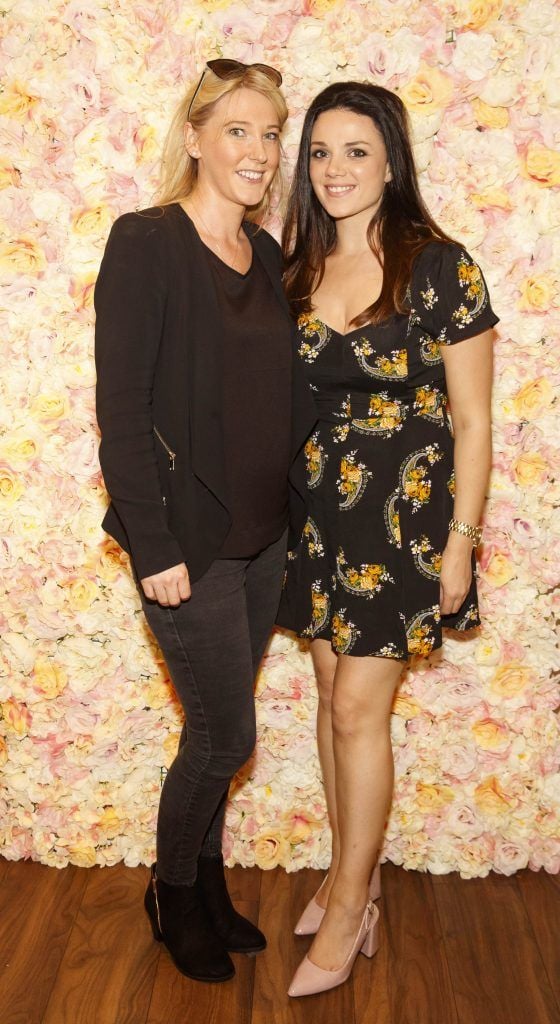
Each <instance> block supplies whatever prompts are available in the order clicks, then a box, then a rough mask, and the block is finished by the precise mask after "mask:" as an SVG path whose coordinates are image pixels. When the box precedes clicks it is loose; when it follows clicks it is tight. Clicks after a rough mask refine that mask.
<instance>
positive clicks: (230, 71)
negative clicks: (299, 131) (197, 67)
mask: <svg viewBox="0 0 560 1024" xmlns="http://www.w3.org/2000/svg"><path fill="white" fill-rule="evenodd" d="M249 68H256V69H257V71H261V72H262V74H263V75H266V77H267V78H268V79H269V80H270V81H271V82H272V83H273V85H275V86H276V87H278V86H280V85H282V75H281V74H280V72H279V71H277V70H276V68H271V67H270V64H243V62H242V61H240V60H226V59H225V58H222V57H219V58H217V59H216V60H209V61H207V62H206V67H205V68H204V71H203V72H202V74H201V76H200V79H199V81H198V85H197V87H196V89H195V90H194V92H193V95H192V99H191V102H190V103H189V109H188V111H187V121H188V120H189V118H190V116H191V110H192V107H193V103H194V101H195V99H196V97H197V95H198V91H199V89H200V86H201V85H202V83H203V81H204V76H205V74H206V72H207V71H212V72H213V73H214V74H215V75H216V77H217V78H221V79H222V81H223V82H228V81H229V80H230V79H233V78H241V76H242V75H244V74H245V72H246V71H247V70H248V69H249Z"/></svg>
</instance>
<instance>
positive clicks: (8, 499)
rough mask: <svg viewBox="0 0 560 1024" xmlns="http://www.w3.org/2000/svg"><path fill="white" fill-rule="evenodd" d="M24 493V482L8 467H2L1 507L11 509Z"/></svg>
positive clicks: (0, 472)
mask: <svg viewBox="0 0 560 1024" xmlns="http://www.w3.org/2000/svg"><path fill="white" fill-rule="evenodd" d="M23 491H24V486H23V483H22V481H21V480H20V479H19V478H18V477H17V476H16V474H15V473H12V471H11V469H8V467H7V466H0V507H2V506H3V507H4V508H11V507H12V505H15V503H16V501H19V499H20V498H21V496H22V494H23Z"/></svg>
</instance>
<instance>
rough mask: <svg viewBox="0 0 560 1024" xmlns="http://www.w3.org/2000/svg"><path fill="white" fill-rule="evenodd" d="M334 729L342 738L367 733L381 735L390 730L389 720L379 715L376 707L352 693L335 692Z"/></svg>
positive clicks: (333, 708) (333, 704) (333, 702)
mask: <svg viewBox="0 0 560 1024" xmlns="http://www.w3.org/2000/svg"><path fill="white" fill-rule="evenodd" d="M332 728H333V733H334V735H335V736H338V737H340V738H342V737H345V736H347V737H349V736H356V735H358V734H360V733H364V732H367V733H368V734H370V735H372V736H373V735H375V734H379V733H380V732H384V731H385V730H388V728H389V718H388V717H386V716H381V717H380V715H379V713H378V712H376V709H375V707H372V706H371V705H370V704H368V703H366V702H365V701H364V700H363V699H361V698H360V697H358V696H356V695H354V694H352V693H344V694H338V693H336V692H335V694H334V696H333V701H332Z"/></svg>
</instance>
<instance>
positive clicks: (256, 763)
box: [0, 0, 560, 876]
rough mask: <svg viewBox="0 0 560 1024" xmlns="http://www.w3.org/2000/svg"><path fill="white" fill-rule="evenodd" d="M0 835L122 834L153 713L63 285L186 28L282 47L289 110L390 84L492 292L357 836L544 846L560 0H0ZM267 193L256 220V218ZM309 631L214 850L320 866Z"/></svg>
mask: <svg viewBox="0 0 560 1024" xmlns="http://www.w3.org/2000/svg"><path fill="white" fill-rule="evenodd" d="M0 8H1V13H2V16H3V20H2V27H3V30H4V31H3V38H2V41H1V44H0V52H1V59H2V65H3V69H2V82H3V87H2V92H1V94H0V114H1V118H2V140H1V145H0V230H1V233H2V240H1V244H0V274H1V283H2V286H3V298H2V302H1V315H2V319H3V334H2V353H3V359H2V384H1V387H2V391H1V400H0V509H1V515H2V524H3V525H2V530H1V541H2V543H1V547H0V568H1V573H2V587H1V605H0V625H1V630H2V634H3V639H2V655H1V666H2V672H3V675H2V681H1V683H0V704H1V710H2V719H1V722H0V762H1V764H2V769H3V789H2V796H1V805H0V817H1V821H2V826H1V827H2V832H1V843H0V850H1V852H2V853H3V855H5V856H6V857H8V858H20V857H27V856H31V857H34V858H36V859H38V860H41V861H43V862H45V863H47V864H54V865H59V866H62V865H64V864H66V863H68V862H69V861H70V862H72V863H75V864H82V865H92V864H94V863H100V864H108V863H114V862H115V861H118V860H120V859H122V858H124V859H125V861H126V862H127V863H128V864H137V863H139V862H146V863H147V862H149V861H150V860H151V858H152V856H153V836H154V822H155V809H156V805H157V800H158V790H159V786H160V780H161V775H162V772H163V771H164V766H165V764H166V763H169V762H170V760H171V758H172V756H173V752H174V749H175V746H176V743H177V738H178V734H179V730H180V715H179V709H178V707H177V705H176V704H175V703H174V701H173V697H172V692H171V689H170V686H169V684H168V682H167V681H166V676H165V670H164V667H163V665H162V663H161V656H160V655H159V654H158V651H157V649H156V647H155V646H154V645H153V643H152V641H151V640H150V637H149V635H148V633H147V631H146V629H145V627H144V625H143V621H142V616H141V613H140V610H139V602H138V600H137V597H136V593H135V589H134V586H133V583H132V581H131V577H130V575H129V572H128V569H127V562H126V558H125V556H123V555H122V554H121V552H120V550H119V549H118V548H116V547H115V546H114V545H113V544H112V543H111V541H110V540H108V539H107V538H106V537H104V536H103V535H102V533H101V530H100V526H99V524H100V520H101V518H102V514H103V510H104V507H105V503H106V495H105V493H104V490H103V485H102V479H101V476H100V472H99V466H98V461H97V454H96V450H97V436H96V426H95V417H94V366H93V358H92V349H93V331H92V324H93V310H92V290H93V285H94V281H95V276H96V272H97V268H98V265H99V261H100V259H101V255H102V252H103V247H104V243H105V239H106V237H107V234H108V231H109V227H110V225H111V222H112V221H113V219H114V218H115V217H116V216H117V215H118V214H119V213H122V212H124V211H126V210H129V209H133V208H135V207H142V206H147V205H150V201H151V194H152V190H153V188H154V185H155V169H156V159H157V155H158V152H159V148H160V144H161V141H162V138H163V134H164V131H165V128H166V126H167V124H168V122H169V119H170V115H171V112H172V110H173V108H174V106H175V104H176V102H177V101H178V99H179V97H180V95H181V94H182V91H183V88H184V86H185V83H186V81H187V80H189V79H191V78H193V77H194V76H195V75H196V74H199V73H200V69H201V68H202V67H203V65H204V62H205V61H206V60H207V59H208V58H210V57H212V56H216V55H221V54H224V55H227V56H231V57H237V58H240V59H241V60H245V61H266V62H268V63H272V64H274V65H276V66H277V67H279V68H280V69H281V70H282V73H283V75H284V81H285V90H286V94H287V97H288V99H289V105H290V109H291V114H292V117H291V120H290V124H289V128H288V132H287V136H286V140H285V149H286V157H287V162H288V163H290V162H292V161H293V158H294V154H295V151H296V146H297V141H298V135H299V127H300V124H301V116H302V113H303V111H304V109H305V107H306V105H307V103H308V102H309V100H310V99H311V97H312V96H313V95H314V94H315V93H316V92H317V91H318V90H319V89H320V88H322V87H323V86H325V85H327V84H328V83H329V82H331V81H335V80H337V79H349V78H360V79H365V78H367V79H369V80H370V81H372V82H376V83H379V84H381V85H385V86H388V87H389V88H391V89H395V90H397V91H398V92H399V93H400V95H401V96H402V98H403V99H404V101H405V102H406V104H407V106H408V109H409V111H410V113H411V116H412V119H413V125H414V133H415V143H416V154H417V159H418V165H419V168H420V170H421V180H422V186H423V191H424V194H425V197H426V199H427V201H428V203H429V205H430V207H431V209H432V211H433V212H434V214H435V216H436V218H438V219H439V220H440V222H441V223H442V224H443V226H444V227H445V228H446V229H447V230H448V231H449V232H450V233H451V234H452V235H454V236H456V237H457V238H459V239H461V240H462V241H463V242H464V244H465V245H466V246H467V247H468V248H469V249H470V250H471V251H472V252H473V253H474V255H475V257H476V258H477V259H478V260H479V262H480V263H481V265H482V267H483V269H484V271H485V273H486V276H487V279H488V281H489V284H490V287H491V291H492V296H493V304H494V306H495V308H496V309H497V311H498V313H499V315H500V316H501V325H500V328H499V338H498V342H497V346H496V390H495V404H494V414H495V425H496V430H495V464H494V470H493V475H492V482H491V493H490V499H489V502H488V507H487V518H486V532H485V543H484V547H483V549H482V556H481V565H480V573H481V592H482V593H481V600H482V611H483V613H484V620H485V624H484V627H483V630H482V632H481V634H480V636H478V637H476V638H474V639H471V640H465V639H461V638H455V639H454V638H452V637H449V639H447V641H446V646H445V648H444V652H443V655H434V656H433V657H432V659H431V660H430V661H429V662H420V663H417V664H416V665H414V666H413V667H412V670H411V671H410V672H409V673H408V675H407V677H406V679H405V681H404V684H403V687H402V690H401V692H400V695H399V697H398V699H397V701H396V705H395V713H394V716H393V735H394V744H395V755H396V791H395V799H394V804H393V808H392V812H391V815H390V819H389V821H388V826H387V832H386V843H385V848H384V853H383V857H384V858H385V859H386V858H388V859H390V860H392V861H394V862H396V863H402V864H404V865H405V866H406V867H407V868H421V869H428V870H430V871H434V872H445V871H450V870H459V871H460V872H461V874H462V875H464V876H469V875H483V874H486V873H487V872H488V871H489V870H490V869H495V870H497V871H501V872H505V873H509V872H513V871H515V870H516V869H517V868H519V867H523V866H525V865H527V864H529V865H530V866H531V867H532V868H535V869H536V868H539V867H540V866H543V865H544V867H545V868H546V869H547V870H548V871H551V872H552V871H558V870H559V868H560V834H559V815H558V808H559V804H560V793H559V788H560V786H559V776H558V766H559V761H560V749H559V743H558V729H557V725H556V720H555V716H554V709H555V706H556V704H557V690H556V689H555V686H554V674H555V672H556V671H557V670H558V667H559V656H558V648H557V643H556V634H555V612H556V613H557V612H558V606H559V604H560V599H559V593H558V590H557V589H556V590H555V587H556V586H557V584H558V579H559V576H560V536H559V533H560V522H559V513H558V508H557V505H558V496H559V484H558V469H559V461H560V459H559V447H558V428H557V425H556V423H555V413H556V411H557V395H558V382H559V377H560V371H559V348H558V340H557V339H558V336H559V333H560V309H559V306H560V297H559V270H558V267H559V255H560V236H559V232H558V228H559V227H560V190H559V189H560V138H559V136H560V116H559V115H560V110H559V107H560V54H559V51H558V46H557V40H558V38H559V33H560V15H559V11H558V8H557V6H556V4H555V3H554V2H553V0H519V2H515V3H508V2H506V0H453V2H451V0H449V2H446V0H433V2H425V0H374V2H372V3H367V2H365V0H348V2H338V0H275V2H269V0H246V2H241V0H237V2H230V0H200V2H197V0H190V2H183V0H161V2H158V3H150V2H149V0H113V2H112V3H111V4H110V5H107V4H105V3H103V2H101V0H72V2H70V3H66V2H63V0H2V2H1V3H0ZM278 226H279V224H278V221H276V223H274V224H273V225H272V227H273V230H275V231H277V229H278ZM314 714H315V693H314V686H313V681H312V673H311V666H310V661H309V655H308V654H307V653H306V652H305V651H304V650H300V649H299V648H298V646H297V645H296V643H295V642H294V641H293V640H292V639H291V638H290V637H288V636H285V635H282V634H280V633H279V634H277V635H276V636H275V637H274V639H273V643H272V646H271V649H270V653H269V655H268V657H267V659H266V662H265V664H264V668H263V671H262V672H261V675H260V679H259V683H258V717H259V729H260V739H259V745H258V751H257V754H256V756H255V758H254V759H253V761H252V762H251V764H250V765H249V766H248V767H247V769H246V771H245V772H244V775H243V778H240V779H239V780H238V783H237V785H236V789H235V794H234V797H233V801H232V804H231V808H230V810H229V813H228V818H227V835H226V848H227V854H228V858H229V862H230V863H233V862H240V863H242V864H247V865H248V864H254V863H256V864H258V865H260V866H261V867H272V866H274V865H275V864H282V865H284V866H285V867H286V868H288V869H289V870H291V869H295V868H299V867H302V866H308V865H312V866H324V865H326V864H327V862H328V856H329V834H328V829H327V826H326V818H325V807H324V801H323V795H322V789H321V784H320V778H319V773H318V762H317V757H316V750H315V741H314Z"/></svg>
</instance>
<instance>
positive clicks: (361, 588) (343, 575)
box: [336, 548, 395, 599]
mask: <svg viewBox="0 0 560 1024" xmlns="http://www.w3.org/2000/svg"><path fill="white" fill-rule="evenodd" d="M336 575H337V579H338V580H339V581H340V583H342V586H343V587H344V589H345V590H347V591H348V593H349V594H355V595H356V596H357V597H367V598H370V599H371V598H372V597H373V595H374V594H376V593H378V592H379V591H380V590H381V587H382V585H383V583H394V582H395V581H394V579H393V577H392V576H391V574H390V573H389V571H388V569H387V566H386V565H378V564H377V563H364V564H362V565H361V566H360V568H359V569H354V568H353V567H352V566H349V565H348V563H347V561H346V556H345V554H344V551H343V550H342V548H339V551H338V555H337V558H336Z"/></svg>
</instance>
